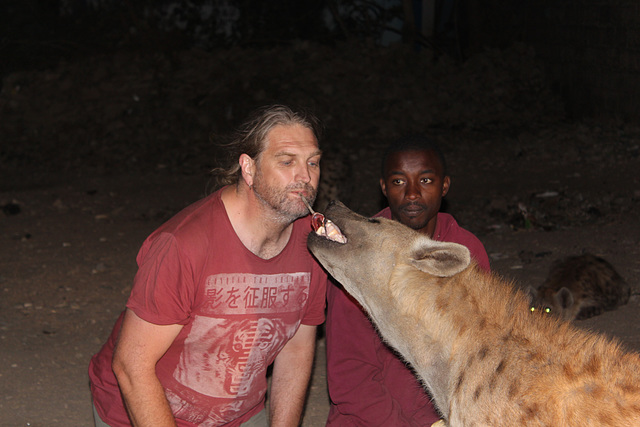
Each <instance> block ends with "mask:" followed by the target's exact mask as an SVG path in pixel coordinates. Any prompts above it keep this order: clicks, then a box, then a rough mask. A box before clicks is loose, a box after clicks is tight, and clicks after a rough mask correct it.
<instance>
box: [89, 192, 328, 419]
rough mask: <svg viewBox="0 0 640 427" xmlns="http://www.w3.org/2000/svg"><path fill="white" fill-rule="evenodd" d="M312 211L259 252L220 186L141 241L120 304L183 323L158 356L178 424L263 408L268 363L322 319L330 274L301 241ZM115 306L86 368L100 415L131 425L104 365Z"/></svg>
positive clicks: (245, 415)
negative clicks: (241, 234) (282, 241)
mask: <svg viewBox="0 0 640 427" xmlns="http://www.w3.org/2000/svg"><path fill="white" fill-rule="evenodd" d="M310 230H311V225H310V218H309V217H305V218H301V219H299V220H297V221H296V222H295V223H294V225H293V231H292V234H291V237H290V239H289V243H288V244H287V246H286V247H285V248H284V249H283V250H282V252H281V253H280V254H279V255H277V256H275V257H274V258H271V259H269V260H264V259H262V258H260V257H258V256H256V255H255V254H253V253H252V252H251V251H249V250H248V249H247V248H246V247H245V246H244V245H243V244H242V242H241V241H240V239H239V238H238V236H237V235H236V234H235V232H234V230H233V227H232V226H231V222H230V221H229V217H228V216H227V213H226V210H225V208H224V205H223V203H222V200H221V198H220V192H219V191H218V192H216V193H214V194H212V195H211V196H209V197H207V198H205V199H202V200H200V201H198V202H196V203H194V204H193V205H191V206H189V207H187V208H186V209H184V210H183V211H182V212H180V213H178V214H177V215H176V216H175V217H173V218H172V219H170V220H169V221H168V222H167V223H165V224H164V225H162V226H161V227H160V228H159V229H158V230H156V231H155V232H154V233H152V234H151V235H150V236H149V237H148V238H147V239H146V240H145V242H144V243H143V245H142V248H141V249H140V252H139V253H138V257H137V262H138V267H139V268H138V272H137V274H136V276H135V279H134V285H133V289H132V291H131V296H130V297H129V300H128V302H127V307H128V308H129V309H131V310H133V311H134V312H135V313H136V315H138V316H139V317H141V318H142V319H144V320H146V321H148V322H151V323H154V324H158V325H169V324H180V325H184V327H183V328H182V330H181V331H180V333H179V334H178V336H177V337H176V339H175V340H174V342H173V343H172V344H171V346H170V347H169V349H168V350H167V352H166V353H165V354H164V356H163V357H162V358H161V359H160V360H159V361H158V364H157V365H156V373H157V375H158V378H159V380H160V382H161V383H162V385H163V387H164V389H165V394H166V396H167V400H168V401H169V404H170V406H171V409H172V411H173V413H174V416H175V417H176V421H177V424H178V426H195V425H207V426H219V425H228V426H237V425H240V424H241V423H242V422H245V421H247V420H248V419H249V418H251V417H252V416H253V415H255V414H256V413H258V412H259V411H260V410H261V409H262V408H263V407H264V398H265V393H266V389H267V379H266V369H267V367H268V366H269V365H270V364H271V363H272V362H273V360H274V359H275V357H276V355H277V354H278V353H279V351H280V350H281V349H282V347H283V346H284V345H285V344H286V342H287V341H288V340H289V339H290V338H291V337H293V335H294V334H295V333H296V331H297V329H298V327H299V325H300V324H305V325H318V324H321V323H322V322H323V321H324V306H325V288H326V281H327V276H326V273H325V272H324V271H323V270H322V268H321V267H320V266H319V264H317V262H316V261H315V260H314V258H313V257H312V256H311V254H310V253H309V251H308V249H307V244H306V238H307V234H308V233H309V231H310ZM121 323H122V315H121V316H120V318H119V319H118V321H117V322H116V325H115V327H114V329H113V332H112V334H111V336H110V338H109V340H108V341H107V343H106V344H105V345H104V346H103V348H102V349H101V350H100V352H99V353H97V354H96V355H95V356H94V357H93V358H92V360H91V364H90V367H89V377H90V379H91V390H92V394H93V399H94V404H95V406H96V409H97V410H98V414H99V415H100V417H101V418H102V419H103V420H104V421H105V422H106V423H108V424H110V425H112V426H121V425H130V423H129V419H128V417H127V414H126V411H125V409H124V405H123V402H122V398H121V396H120V391H119V389H118V385H117V381H116V378H115V376H114V374H113V372H112V370H111V360H112V357H113V349H114V344H115V342H116V339H117V335H118V332H119V330H120V325H121Z"/></svg>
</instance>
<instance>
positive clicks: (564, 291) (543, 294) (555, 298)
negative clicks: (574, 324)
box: [527, 286, 580, 320]
mask: <svg viewBox="0 0 640 427" xmlns="http://www.w3.org/2000/svg"><path fill="white" fill-rule="evenodd" d="M527 291H528V293H529V298H530V301H531V311H536V310H540V311H542V312H543V313H547V314H551V315H554V316H557V317H559V318H561V319H563V320H573V319H574V318H575V317H576V315H577V314H578V311H579V309H580V307H579V306H578V305H577V304H575V299H574V297H573V293H572V292H571V290H570V289H568V288H566V287H564V286H563V287H562V288H560V289H558V290H555V289H550V288H542V287H541V288H539V289H534V288H533V287H531V286H530V287H529V288H527Z"/></svg>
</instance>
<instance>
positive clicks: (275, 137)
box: [265, 124, 321, 155]
mask: <svg viewBox="0 0 640 427" xmlns="http://www.w3.org/2000/svg"><path fill="white" fill-rule="evenodd" d="M265 143H266V144H265V151H270V152H271V153H272V154H273V153H275V154H276V155H278V154H282V153H289V154H297V153H298V152H299V151H300V150H305V151H309V150H312V151H313V152H317V154H320V153H321V151H320V149H319V148H318V141H317V140H316V137H315V135H314V134H313V131H312V130H311V129H309V128H307V127H304V126H302V125H297V124H296V125H290V126H286V125H277V126H274V127H273V129H271V130H270V131H269V133H268V134H267V137H266V141H265Z"/></svg>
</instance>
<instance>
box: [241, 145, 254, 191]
mask: <svg viewBox="0 0 640 427" xmlns="http://www.w3.org/2000/svg"><path fill="white" fill-rule="evenodd" d="M238 163H240V170H241V171H242V179H244V182H245V183H246V184H247V185H248V186H249V187H252V186H253V177H254V176H255V172H256V162H255V160H253V159H252V158H251V157H249V155H248V154H244V153H243V154H240V159H239V160H238Z"/></svg>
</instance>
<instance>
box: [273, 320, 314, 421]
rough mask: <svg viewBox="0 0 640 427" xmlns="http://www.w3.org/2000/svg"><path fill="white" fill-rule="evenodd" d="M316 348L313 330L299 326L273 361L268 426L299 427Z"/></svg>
mask: <svg viewBox="0 0 640 427" xmlns="http://www.w3.org/2000/svg"><path fill="white" fill-rule="evenodd" d="M315 345H316V327H315V326H308V325H300V327H299V328H298V331H297V332H296V334H295V335H294V336H293V338H291V340H289V342H288V343H287V344H286V345H285V346H284V348H283V349H282V351H280V353H279V354H278V356H277V357H276V359H275V362H274V364H273V376H272V379H271V400H270V403H269V420H270V425H271V426H273V427H276V426H278V427H279V426H292V427H293V426H295V427H297V426H298V425H299V424H300V418H301V416H302V409H303V408H304V402H305V397H306V395H307V387H308V385H309V378H310V377H311V369H312V367H313V355H314V351H315Z"/></svg>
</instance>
